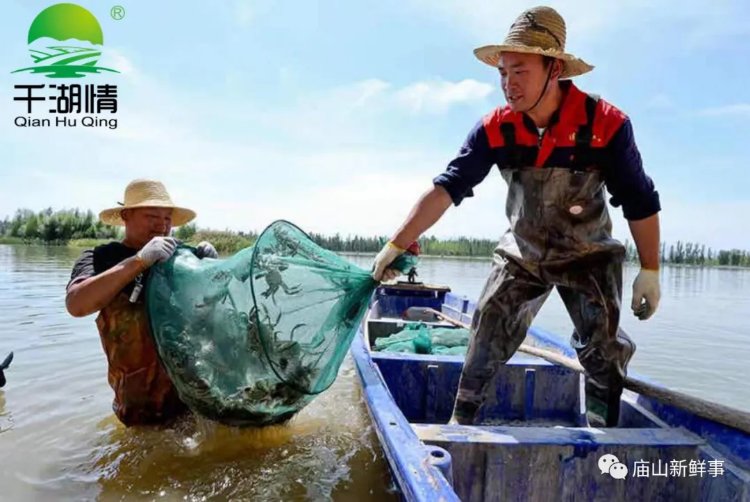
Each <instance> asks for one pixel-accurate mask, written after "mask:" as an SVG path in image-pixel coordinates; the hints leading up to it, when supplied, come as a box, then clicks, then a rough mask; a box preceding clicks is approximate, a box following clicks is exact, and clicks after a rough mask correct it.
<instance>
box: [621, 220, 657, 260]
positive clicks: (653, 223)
mask: <svg viewBox="0 0 750 502" xmlns="http://www.w3.org/2000/svg"><path fill="white" fill-rule="evenodd" d="M628 225H629V226H630V233H631V234H632V235H633V240H634V241H635V247H636V248H637V249H638V257H639V258H640V260H641V268H645V269H647V270H659V213H656V214H653V215H651V216H649V217H648V218H644V219H642V220H631V221H628Z"/></svg>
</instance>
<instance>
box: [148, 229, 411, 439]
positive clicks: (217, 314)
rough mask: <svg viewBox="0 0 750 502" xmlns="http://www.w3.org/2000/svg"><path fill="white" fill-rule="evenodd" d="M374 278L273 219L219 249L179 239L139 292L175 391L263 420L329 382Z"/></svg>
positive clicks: (226, 414) (190, 400)
mask: <svg viewBox="0 0 750 502" xmlns="http://www.w3.org/2000/svg"><path fill="white" fill-rule="evenodd" d="M414 261H415V257H414V256H410V255H404V256H402V257H401V258H399V260H398V262H397V263H396V266H397V268H399V269H401V270H403V271H407V270H409V269H410V268H411V267H412V266H413V265H414ZM376 287H377V282H376V281H375V280H373V279H372V277H371V276H370V272H369V271H367V270H363V269H361V268H359V267H357V266H355V265H353V264H351V263H349V262H348V261H347V260H345V259H343V258H341V257H340V256H338V255H336V254H335V253H333V252H331V251H327V250H325V249H323V248H321V247H319V246H318V245H316V244H315V243H314V242H313V241H312V240H311V239H310V238H309V237H308V236H307V234H305V233H304V232H303V231H302V230H300V229H299V228H297V227H296V226H294V225H292V224H291V223H288V222H285V221H277V222H274V223H273V224H272V225H270V226H269V227H268V228H267V229H266V230H265V231H263V233H262V234H261V235H260V237H259V238H258V240H257V242H256V243H255V245H254V246H252V247H249V248H246V249H243V250H242V251H240V252H238V253H236V254H235V255H233V256H231V257H229V258H226V259H217V260H212V259H204V260H200V259H198V258H196V257H195V256H194V255H193V253H192V252H191V251H190V249H189V248H184V247H181V248H179V249H178V250H177V252H176V253H175V256H174V257H173V258H172V259H170V260H169V261H167V262H166V263H163V264H158V265H156V266H154V267H153V268H152V270H151V273H150V276H149V280H148V287H147V292H146V293H147V294H146V302H147V307H148V312H149V317H150V323H151V329H152V333H153V336H154V339H155V341H156V346H157V349H158V351H159V356H160V357H161V360H162V362H163V363H164V366H165V368H166V370H167V373H168V374H169V376H170V378H171V379H172V382H173V383H174V384H175V387H176V388H177V392H178V393H179V396H180V399H182V400H183V401H184V402H185V403H186V404H187V405H188V406H189V407H190V408H191V409H193V410H194V411H196V412H198V413H200V414H201V415H203V416H205V417H207V418H210V419H213V420H217V421H220V422H223V423H227V424H230V425H240V426H242V425H255V426H261V425H268V424H273V423H278V422H283V421H285V420H288V419H289V418H291V417H292V416H293V415H294V414H295V413H297V412H298V411H299V410H300V409H302V408H303V407H304V406H305V405H307V404H308V403H309V402H310V401H311V400H312V399H313V398H314V396H315V395H316V394H318V393H320V392H322V391H324V390H325V389H327V388H328V387H329V386H330V385H331V384H332V383H333V381H334V379H335V378H336V374H337V372H338V369H339V367H340V366H341V364H342V362H343V359H344V357H345V355H346V352H347V350H348V348H349V345H350V343H351V341H352V338H353V337H354V335H355V333H356V331H357V328H358V326H359V324H360V322H361V320H362V317H363V316H364V314H365V312H366V310H367V307H368V304H369V300H370V297H371V295H372V293H373V291H374V290H375V288H376Z"/></svg>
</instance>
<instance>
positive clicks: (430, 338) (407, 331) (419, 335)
mask: <svg viewBox="0 0 750 502" xmlns="http://www.w3.org/2000/svg"><path fill="white" fill-rule="evenodd" d="M468 346H469V330H468V329H464V328H439V327H434V326H428V325H427V324H424V323H412V324H407V325H406V326H404V328H403V329H402V330H401V331H398V332H396V333H393V334H392V335H390V336H386V337H382V338H378V339H377V340H375V346H374V347H373V348H374V349H375V350H376V351H382V352H406V353H411V354H442V355H465V354H466V350H467V349H468Z"/></svg>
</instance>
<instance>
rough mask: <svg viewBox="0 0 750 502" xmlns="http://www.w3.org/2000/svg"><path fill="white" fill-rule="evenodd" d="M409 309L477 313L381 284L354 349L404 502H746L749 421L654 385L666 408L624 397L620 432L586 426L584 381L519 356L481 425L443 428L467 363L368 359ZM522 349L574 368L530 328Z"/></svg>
mask: <svg viewBox="0 0 750 502" xmlns="http://www.w3.org/2000/svg"><path fill="white" fill-rule="evenodd" d="M414 306H420V307H427V308H432V309H436V310H438V311H441V312H443V313H444V314H447V315H449V316H450V317H452V318H453V319H456V320H459V321H463V322H465V323H470V321H471V315H472V313H473V310H474V308H475V304H474V303H473V302H471V301H469V300H468V299H467V298H465V297H460V296H457V295H455V294H453V293H450V291H449V290H448V289H447V288H434V287H418V286H414V285H410V284H404V283H400V284H398V285H393V286H381V287H379V288H378V290H377V291H376V293H375V295H374V297H373V302H372V305H371V309H370V312H369V314H368V316H367V318H366V319H365V321H364V322H363V324H362V327H361V328H360V331H359V333H358V335H357V336H356V337H355V340H354V342H353V344H352V349H351V352H352V355H353V357H354V360H355V362H356V367H357V370H358V373H359V377H360V379H361V383H362V390H363V394H364V397H365V401H366V403H367V406H368V409H369V412H370V414H371V416H372V419H373V423H374V425H375V429H376V431H377V434H378V437H379V439H380V442H381V445H382V448H383V451H384V453H385V456H386V457H387V460H388V463H389V465H390V468H391V471H392V474H393V477H394V480H395V484H396V486H397V487H398V489H399V491H400V494H401V496H402V498H403V499H405V500H408V501H430V502H432V501H452V500H463V501H491V500H513V501H524V500H532V501H536V500H539V501H551V500H587V501H588V500H602V501H605V500H606V501H612V500H623V501H625V500H627V501H641V500H645V501H650V500H678V501H690V500H699V501H730V500H731V501H750V433H749V432H750V426H748V424H750V421H747V423H745V422H744V420H746V419H747V418H748V416H749V415H748V414H746V413H743V412H740V411H737V410H731V409H729V408H726V407H721V406H719V408H720V411H722V412H728V413H729V414H730V415H732V417H731V418H730V419H728V420H723V419H721V417H720V418H719V419H712V418H706V417H707V416H713V415H711V413H703V411H702V408H700V405H707V406H708V407H709V408H712V403H706V402H701V401H700V400H697V401H698V407H697V408H696V405H695V403H692V404H693V405H692V406H689V408H690V410H688V409H686V408H685V407H683V406H680V405H679V404H676V402H675V400H672V399H669V396H671V395H672V393H671V391H669V390H667V389H663V388H662V387H659V386H657V385H655V384H650V385H653V387H654V388H658V389H663V390H664V391H665V393H666V396H667V398H664V399H662V398H657V397H653V396H648V395H644V394H642V393H638V392H634V391H631V390H626V391H625V392H624V394H623V397H622V405H621V408H622V409H621V419H620V424H619V427H617V428H590V427H588V426H587V422H586V420H585V406H584V394H583V377H582V375H581V374H580V373H578V372H576V371H574V370H572V369H569V368H565V367H562V366H559V365H556V364H552V363H550V362H548V361H546V360H544V359H541V358H538V357H534V356H530V355H526V354H521V353H516V355H514V356H513V358H512V359H511V360H510V361H509V362H508V363H507V364H506V365H504V367H503V368H502V369H501V370H500V372H499V375H498V377H497V379H496V381H495V382H494V387H495V392H494V395H495V399H494V400H491V402H489V403H487V405H486V406H485V408H486V411H485V412H484V415H483V417H482V423H483V424H486V425H477V426H462V425H448V424H447V422H448V420H449V419H450V416H451V412H452V409H453V402H454V399H455V395H456V390H457V387H458V379H459V375H460V373H461V367H462V364H463V356H446V355H442V356H441V355H421V354H400V353H387V352H375V351H373V350H372V349H371V347H372V345H373V343H374V341H375V340H376V339H377V338H380V337H383V336H388V335H390V334H392V333H395V332H397V331H400V330H401V329H402V328H403V327H404V325H405V324H406V323H408V322H413V321H408V320H404V319H403V314H404V312H406V311H407V309H409V308H410V307H414ZM427 323H428V324H431V325H436V326H441V327H450V326H451V324H450V323H447V322H445V321H439V320H435V319H433V320H428V322H427ZM527 343H531V344H532V345H535V346H537V347H544V348H547V349H553V350H555V351H556V352H558V353H560V354H562V355H566V356H569V357H572V358H575V353H574V351H573V350H572V349H571V348H570V347H568V346H566V344H564V343H561V342H560V341H559V340H558V339H557V338H556V337H554V336H552V335H550V334H549V333H546V332H544V331H543V330H540V329H537V328H532V329H531V330H530V331H529V334H528V338H527ZM677 401H678V402H679V399H678V400H677ZM696 411H697V412H698V413H696ZM714 415H715V414H714ZM722 422H729V423H732V424H733V425H727V424H726V423H722ZM607 455H610V456H614V459H616V460H617V462H615V460H613V457H607ZM615 463H617V464H619V467H616V466H615V465H613V464H615ZM623 466H624V467H623ZM616 469H619V470H616ZM625 470H626V471H627V472H626V473H625V474H624V475H623V473H624V472H625ZM665 473H666V475H665Z"/></svg>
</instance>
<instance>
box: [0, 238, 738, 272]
mask: <svg viewBox="0 0 750 502" xmlns="http://www.w3.org/2000/svg"><path fill="white" fill-rule="evenodd" d="M112 240H113V239H75V240H72V241H68V242H58V243H43V242H28V241H25V240H24V239H21V238H19V237H0V245H12V246H18V245H23V246H56V247H58V246H59V247H68V248H74V249H83V248H93V247H96V246H98V245H101V244H106V243H108V242H112ZM237 251H239V250H235V251H232V252H227V253H221V255H222V256H227V255H231V254H234V253H235V252H237ZM334 252H335V253H337V254H340V255H342V256H369V257H374V256H375V255H376V254H377V253H375V252H362V251H334ZM420 258H426V259H428V260H456V261H492V256H491V255H490V256H466V255H437V254H421V255H420ZM626 263H627V264H633V265H637V262H633V261H628V262H626ZM662 265H663V266H670V267H679V268H716V269H722V270H750V267H743V266H740V265H693V264H690V263H669V262H664V263H662Z"/></svg>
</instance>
